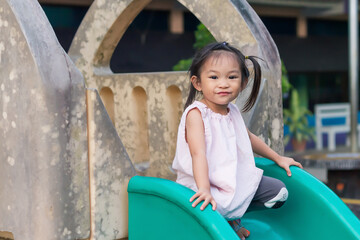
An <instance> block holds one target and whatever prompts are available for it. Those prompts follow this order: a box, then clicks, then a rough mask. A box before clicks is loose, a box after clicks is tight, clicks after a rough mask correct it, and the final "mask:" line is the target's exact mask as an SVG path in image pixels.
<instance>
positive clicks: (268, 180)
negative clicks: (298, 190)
mask: <svg viewBox="0 0 360 240" xmlns="http://www.w3.org/2000/svg"><path fill="white" fill-rule="evenodd" d="M287 198H288V191H287V189H286V186H285V184H284V183H283V182H282V181H280V180H279V179H276V178H272V177H266V176H263V177H262V179H261V181H260V184H259V187H258V189H257V191H256V193H255V196H254V198H253V200H252V202H251V204H250V206H249V208H248V211H253V210H262V209H267V208H279V207H281V206H282V205H283V204H284V203H285V201H286V200H287Z"/></svg>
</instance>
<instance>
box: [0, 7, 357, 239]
mask: <svg viewBox="0 0 360 240" xmlns="http://www.w3.org/2000/svg"><path fill="white" fill-rule="evenodd" d="M148 2H149V1H148V0H116V1H114V0H95V1H94V3H93V5H92V6H91V8H90V9H89V12H88V13H87V15H86V16H85V18H84V20H83V22H82V24H81V26H80V27H79V30H78V32H77V34H76V36H75V38H74V41H73V44H72V46H71V49H70V50H69V56H70V57H69V56H68V55H67V54H66V53H65V52H64V51H63V49H62V48H61V47H60V45H59V43H58V41H57V39H56V37H55V34H54V32H53V30H52V29H51V26H50V24H49V22H48V20H47V19H46V16H45V14H44V13H43V11H42V9H41V7H40V5H39V4H38V2H37V1H36V0H21V1H17V0H0V32H1V34H0V68H1V71H0V76H1V77H0V91H1V100H0V101H1V104H0V112H1V116H0V129H1V131H0V136H1V138H0V139H1V142H2V144H1V145H0V162H1V165H0V166H1V167H0V169H1V172H0V173H1V174H0V202H1V204H0V213H1V216H2V217H1V218H0V237H4V236H6V237H7V238H9V236H10V237H11V238H14V239H37V240H42V239H88V238H90V239H107V240H108V239H123V238H127V237H128V194H127V186H128V182H129V180H130V178H132V177H133V176H134V175H136V173H138V174H140V175H146V176H153V177H162V178H168V179H173V178H174V174H173V173H172V172H171V169H170V164H171V161H172V154H173V153H174V150H175V149H174V148H175V138H176V129H177V123H178V119H179V117H180V114H181V109H182V106H183V105H182V104H183V102H184V98H185V95H186V88H187V85H188V83H187V80H186V74H185V73H181V72H180V73H145V74H136V73H132V74H113V73H112V72H111V70H110V68H109V62H110V59H111V56H112V53H113V51H114V49H115V47H116V45H117V43H118V42H119V40H120V38H121V36H122V35H123V33H124V32H125V31H126V28H127V27H128V25H129V24H130V23H131V21H132V20H133V19H134V18H135V17H136V15H137V14H138V13H139V12H140V11H141V10H142V9H143V8H144V6H145V5H146V4H147V3H148ZM179 2H180V3H182V4H183V5H184V6H185V7H187V8H188V9H189V10H190V11H191V12H193V13H194V14H195V15H196V16H197V17H198V18H199V19H200V20H201V21H202V22H203V23H204V24H205V25H206V26H207V28H208V29H209V30H210V32H211V33H212V34H213V36H214V37H215V38H216V39H217V40H219V41H221V40H226V41H229V42H230V43H232V44H234V45H236V46H238V47H239V48H241V49H242V51H243V52H245V53H246V54H247V55H256V56H259V57H261V58H262V59H264V62H263V63H262V64H263V66H262V68H263V79H262V87H261V92H260V96H259V99H258V101H257V103H256V105H255V107H254V108H253V110H252V111H251V112H249V113H247V114H246V115H245V116H244V118H245V119H246V122H247V126H248V127H249V128H250V129H251V130H252V131H253V132H254V133H256V134H258V135H260V136H261V137H262V138H263V139H264V140H265V142H267V143H268V144H269V145H270V146H271V147H273V148H274V149H275V150H277V151H278V152H280V153H281V151H282V149H283V145H282V110H281V109H282V105H281V90H280V86H281V84H280V60H279V55H278V52H277V49H276V46H275V44H274V43H273V41H272V39H271V37H270V35H269V33H268V32H267V31H266V29H265V27H264V26H263V24H262V23H261V21H260V20H259V18H258V17H257V15H256V14H255V12H254V11H253V10H252V9H251V8H250V7H249V5H248V4H247V2H246V1H245V0H244V1H242V0H213V1H207V0H198V1H190V0H181V1H179ZM225 13H226V14H225ZM210 16H211V17H210ZM220 16H221V17H220ZM71 60H72V61H71ZM265 63H266V64H265ZM78 69H80V71H79V70H78ZM96 89H98V91H99V92H100V95H101V97H102V100H101V98H100V95H99V94H98V92H97V90H96ZM247 94H249V93H248V92H247V91H245V92H244V94H242V95H241V97H240V98H239V99H237V100H236V104H237V105H238V106H239V107H241V106H242V104H243V102H244V100H245V99H246V98H247ZM103 102H104V104H103ZM105 106H106V107H107V111H106V110H105ZM252 119H256V121H252ZM113 124H114V125H115V127H114V125H113ZM144 146H145V147H144ZM146 146H148V148H147V147H146ZM134 166H135V167H134ZM135 181H136V180H135ZM129 201H132V200H131V198H130V200H129ZM312 210H314V209H312ZM313 214H316V212H314V213H313ZM130 215H131V212H130ZM350 215H351V214H350V213H349V215H346V217H348V216H350ZM341 216H343V215H341ZM341 216H340V217H341ZM350 218H351V217H350ZM341 220H342V221H343V222H345V223H348V221H350V222H351V224H352V225H351V224H350V225H351V226H353V225H354V224H358V222H356V221H355V220H351V219H350V220H347V219H341ZM259 221H260V220H259ZM130 224H131V221H130ZM345 225H346V224H345ZM134 227H135V226H134V225H132V226H130V228H129V229H131V228H134ZM349 228H350V227H349ZM228 229H229V228H228ZM350 229H352V228H350ZM227 231H228V230H227ZM353 232H354V231H353ZM227 234H229V236H231V235H232V236H233V235H234V234H233V233H232V232H228V233H226V232H224V233H221V236H227ZM255 236H256V235H255ZM357 236H359V235H357ZM130 238H132V236H130ZM220 239H221V238H220ZM223 239H225V238H224V237H223ZM226 239H227V238H226ZM279 239H280V238H279Z"/></svg>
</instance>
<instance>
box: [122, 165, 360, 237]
mask: <svg viewBox="0 0 360 240" xmlns="http://www.w3.org/2000/svg"><path fill="white" fill-rule="evenodd" d="M256 165H257V166H258V167H259V168H262V169H264V175H266V176H271V177H276V178H278V179H280V180H282V181H283V182H284V183H285V184H286V186H287V188H288V190H289V198H288V200H287V202H286V203H285V204H284V205H283V206H282V207H281V208H279V209H270V210H261V211H253V212H249V213H246V214H245V216H244V217H243V218H242V222H243V225H244V226H246V227H247V228H248V229H249V230H250V232H251V235H250V237H249V238H248V239H249V240H260V239H261V240H264V239H271V240H277V239H279V240H280V239H283V240H292V239H293V240H295V239H303V240H304V239H306V240H311V239H314V240H315V239H316V240H325V239H344V240H352V239H354V240H355V239H356V240H358V239H360V221H359V219H358V218H356V216H355V215H354V214H353V213H352V212H351V211H350V209H349V208H348V207H347V206H346V205H345V204H344V203H343V202H342V200H341V199H340V198H339V197H338V196H337V195H336V194H335V193H333V192H332V191H331V190H330V189H329V188H328V187H326V186H325V185H324V184H323V183H321V182H320V181H319V180H317V179H316V178H314V177H313V176H311V175H310V174H308V173H307V172H305V171H303V170H301V169H299V168H297V167H291V171H292V175H293V176H292V177H288V176H287V175H286V173H285V171H284V170H283V169H281V168H279V167H278V166H276V165H275V164H274V163H273V162H272V161H270V160H267V159H263V158H257V159H256ZM128 193H129V239H130V240H145V239H156V240H159V239H171V240H177V239H179V240H190V239H196V240H199V239H238V237H237V236H236V234H235V233H234V231H233V230H232V229H231V227H230V226H229V224H228V223H227V221H226V220H225V219H224V218H223V217H222V216H221V215H220V214H219V213H218V212H216V211H213V210H211V206H208V207H207V208H206V209H205V210H204V211H201V210H200V208H199V207H200V205H198V206H197V207H196V208H193V207H191V203H190V202H189V199H190V197H191V196H192V195H193V194H194V192H193V191H192V190H190V189H188V188H186V187H183V186H181V185H179V184H177V183H175V182H172V181H169V180H165V179H160V178H152V177H141V176H135V177H133V178H132V179H131V180H130V183H129V186H128Z"/></svg>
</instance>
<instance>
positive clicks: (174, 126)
mask: <svg viewBox="0 0 360 240" xmlns="http://www.w3.org/2000/svg"><path fill="white" fill-rule="evenodd" d="M166 100H167V101H166V103H167V104H166V110H165V114H166V119H167V126H168V131H167V133H168V139H169V141H168V142H169V148H168V159H171V160H172V159H173V158H174V156H175V150H176V137H177V130H178V126H179V122H180V118H181V114H182V109H183V104H182V95H181V91H180V89H179V88H178V87H177V86H174V85H172V86H170V87H168V88H167V89H166Z"/></svg>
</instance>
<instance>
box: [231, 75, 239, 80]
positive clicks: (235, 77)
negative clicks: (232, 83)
mask: <svg viewBox="0 0 360 240" xmlns="http://www.w3.org/2000/svg"><path fill="white" fill-rule="evenodd" d="M237 78H239V77H238V76H237V75H233V76H229V79H237Z"/></svg>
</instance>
